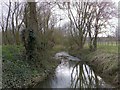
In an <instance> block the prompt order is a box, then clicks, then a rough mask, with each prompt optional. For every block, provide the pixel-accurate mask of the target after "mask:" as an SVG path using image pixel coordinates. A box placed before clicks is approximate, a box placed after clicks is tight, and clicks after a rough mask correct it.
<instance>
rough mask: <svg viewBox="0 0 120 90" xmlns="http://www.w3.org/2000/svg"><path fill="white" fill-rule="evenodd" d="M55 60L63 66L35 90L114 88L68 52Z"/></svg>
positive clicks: (59, 54)
mask: <svg viewBox="0 0 120 90" xmlns="http://www.w3.org/2000/svg"><path fill="white" fill-rule="evenodd" d="M55 58H56V59H59V60H61V64H59V65H58V67H57V68H56V70H55V73H54V75H53V76H49V77H48V78H47V79H46V80H45V81H43V82H41V83H38V84H37V85H36V86H35V88H112V87H111V86H110V85H108V84H106V83H105V82H104V81H103V80H102V78H101V77H99V76H98V75H96V74H95V72H94V71H93V70H92V69H91V68H90V67H89V66H88V65H86V64H84V63H82V62H81V60H80V59H78V58H76V57H73V56H70V55H69V54H68V53H66V52H60V53H57V54H56V55H55Z"/></svg>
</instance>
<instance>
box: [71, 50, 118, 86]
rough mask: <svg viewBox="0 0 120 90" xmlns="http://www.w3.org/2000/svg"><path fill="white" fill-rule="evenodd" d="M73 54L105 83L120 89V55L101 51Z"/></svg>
mask: <svg viewBox="0 0 120 90" xmlns="http://www.w3.org/2000/svg"><path fill="white" fill-rule="evenodd" d="M71 54H72V55H74V56H76V57H78V58H82V60H84V61H85V62H86V63H87V64H88V65H89V66H91V67H92V69H93V70H94V71H95V72H96V73H97V74H98V75H99V76H101V77H102V78H103V79H104V81H105V82H107V83H109V84H110V85H112V86H114V87H117V88H118V87H120V84H119V80H118V71H119V68H118V53H107V52H104V51H103V50H99V49H98V50H97V51H95V52H90V51H89V50H87V49H86V50H83V51H82V53H81V52H77V53H76V52H71Z"/></svg>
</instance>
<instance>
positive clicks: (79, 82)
mask: <svg viewBox="0 0 120 90" xmlns="http://www.w3.org/2000/svg"><path fill="white" fill-rule="evenodd" d="M101 84H102V83H101V80H100V78H99V77H98V76H97V75H96V74H95V73H94V71H93V70H92V69H91V68H90V67H89V66H88V65H86V64H83V63H82V62H79V63H77V64H76V65H75V66H74V67H73V70H72V73H71V88H100V86H102V85H101Z"/></svg>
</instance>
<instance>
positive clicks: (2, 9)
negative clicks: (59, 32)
mask: <svg viewBox="0 0 120 90" xmlns="http://www.w3.org/2000/svg"><path fill="white" fill-rule="evenodd" d="M11 1H12V2H14V1H20V2H24V1H25V0H11ZM29 1H32V0H29ZM36 1H37V0H36ZM38 1H39V0H38ZM42 1H44V2H45V1H49V2H50V1H55V0H41V1H40V2H42ZM57 1H68V0H57ZM69 1H72V0H69ZM74 1H76V0H74ZM104 1H108V2H109V1H110V0H104ZM112 1H113V2H115V4H116V6H118V2H119V1H120V0H112ZM8 2H9V0H2V1H1V2H0V3H1V4H0V12H2V11H3V12H4V15H5V12H7V11H8V8H6V6H4V5H3V3H8ZM2 5H3V6H2ZM54 10H55V11H54V13H56V14H58V15H60V17H58V18H62V19H63V20H61V21H60V22H59V23H57V25H59V24H64V23H66V22H67V21H68V20H69V19H68V18H67V16H66V15H65V12H64V11H63V10H60V9H58V8H57V7H56V8H54ZM0 19H1V13H0ZM111 22H112V23H113V24H114V25H116V26H117V25H118V19H116V18H114V19H113V20H111ZM110 29H111V30H110ZM106 31H107V33H106V34H110V33H111V32H108V31H112V32H113V31H115V29H114V28H111V27H109V28H107V29H106ZM100 36H101V35H100ZM103 36H104V35H103Z"/></svg>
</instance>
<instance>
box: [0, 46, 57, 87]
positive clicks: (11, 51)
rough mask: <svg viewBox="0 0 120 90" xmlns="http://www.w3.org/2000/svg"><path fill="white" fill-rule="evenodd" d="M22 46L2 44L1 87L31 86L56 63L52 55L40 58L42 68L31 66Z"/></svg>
mask: <svg viewBox="0 0 120 90" xmlns="http://www.w3.org/2000/svg"><path fill="white" fill-rule="evenodd" d="M23 53H24V48H23V47H22V46H14V45H11V46H10V45H9V46H3V47H2V59H3V62H2V64H3V74H2V76H3V88H16V87H17V88H25V87H31V86H33V85H35V84H36V83H38V82H40V81H42V80H43V79H45V78H46V77H47V76H48V75H49V74H50V73H52V71H54V69H55V68H56V66H57V65H58V61H57V60H55V59H53V58H52V57H51V58H49V59H46V58H45V60H44V59H43V60H42V63H43V64H44V68H43V67H42V68H36V67H31V66H30V65H29V64H28V63H27V61H26V60H25V58H23V57H24V54H23Z"/></svg>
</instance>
